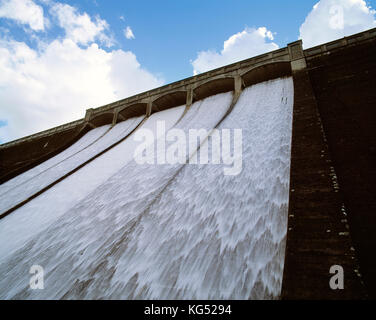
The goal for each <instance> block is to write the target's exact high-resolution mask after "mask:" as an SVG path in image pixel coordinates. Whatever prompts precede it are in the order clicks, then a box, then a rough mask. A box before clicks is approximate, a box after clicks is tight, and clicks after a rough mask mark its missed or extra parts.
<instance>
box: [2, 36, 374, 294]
mask: <svg viewBox="0 0 376 320" xmlns="http://www.w3.org/2000/svg"><path fill="white" fill-rule="evenodd" d="M375 39H376V29H372V30H368V31H366V32H364V33H360V34H357V35H354V36H350V37H347V38H344V39H340V40H337V41H334V42H331V43H327V44H323V45H321V46H318V47H314V48H311V49H308V50H305V51H304V54H303V55H302V56H299V55H298V56H297V57H298V58H299V59H300V60H305V66H306V68H305V66H304V67H298V68H297V69H296V70H294V68H295V67H294V66H296V65H297V62H296V61H299V59H295V61H294V55H296V52H293V50H292V48H293V46H291V45H289V47H286V48H282V49H279V50H276V51H274V52H271V53H267V54H264V55H261V56H258V57H254V58H251V59H248V60H245V61H242V62H239V63H236V64H232V65H229V66H225V67H223V68H219V69H216V70H213V71H210V72H207V73H205V74H201V75H199V76H198V77H197V76H196V77H192V78H188V79H184V80H182V81H179V82H176V83H173V84H169V85H166V86H164V87H161V88H157V89H155V90H152V91H150V92H146V93H143V94H140V95H136V96H134V97H130V98H127V99H125V100H122V101H118V102H115V103H113V104H111V105H108V106H104V107H100V108H97V109H89V110H88V111H87V113H86V116H85V119H81V120H78V121H76V122H74V123H71V124H67V125H64V126H61V127H64V128H62V129H61V130H60V129H59V130H55V131H53V129H51V130H50V131H48V132H46V133H45V134H42V135H40V134H36V135H35V137H34V138H30V139H23V140H22V139H21V140H20V141H18V142H17V141H16V142H14V143H10V144H5V145H3V146H1V147H0V183H2V182H4V181H7V180H9V179H10V178H12V177H14V176H16V175H18V174H20V173H22V172H24V171H26V170H28V169H30V168H32V167H34V166H36V165H38V164H40V163H41V162H43V161H45V160H47V159H48V158H50V157H52V156H54V155H55V154H57V153H59V152H61V151H62V150H64V149H65V148H67V147H68V146H69V145H71V144H72V143H74V142H75V141H77V140H78V139H79V138H80V137H82V136H83V135H84V134H85V133H86V132H88V131H89V130H90V129H91V128H94V127H97V126H101V125H103V124H116V123H118V122H120V121H124V120H126V119H128V118H130V117H135V116H140V115H147V116H148V115H150V114H152V113H154V112H158V111H160V110H165V109H168V108H171V107H174V106H178V105H184V104H186V105H187V106H188V107H189V106H190V105H191V104H192V103H193V102H194V101H197V100H200V99H202V98H204V97H207V96H210V95H213V94H216V93H219V92H225V91H231V90H235V91H236V90H237V87H238V89H239V86H240V87H246V86H250V85H252V84H255V83H258V82H262V81H265V80H269V79H273V78H277V77H282V76H286V75H291V67H290V65H291V66H292V69H293V79H294V110H293V132H292V151H291V171H290V201H289V225H288V233H287V247H286V261H285V267H284V278H283V283H282V298H283V299H364V298H376V295H375V293H374V292H373V288H374V287H375V286H376V258H374V257H373V255H374V253H375V252H376V216H375V212H376V197H375V195H376V134H375V128H376V109H375V108H376V91H375V89H376V85H375V79H376V59H375V57H376V41H375ZM298 53H299V52H298ZM294 63H295V64H294ZM153 94H155V96H153ZM153 97H154V98H153ZM332 265H341V266H342V267H343V268H344V277H345V278H344V280H345V281H344V286H345V288H344V290H332V289H330V287H329V280H330V277H331V274H330V273H329V269H330V267H331V266H332Z"/></svg>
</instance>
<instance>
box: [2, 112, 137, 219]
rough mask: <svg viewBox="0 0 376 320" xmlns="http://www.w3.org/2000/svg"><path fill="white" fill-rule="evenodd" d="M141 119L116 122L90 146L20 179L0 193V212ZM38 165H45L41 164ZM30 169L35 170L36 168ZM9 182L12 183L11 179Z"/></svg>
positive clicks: (72, 166)
mask: <svg viewBox="0 0 376 320" xmlns="http://www.w3.org/2000/svg"><path fill="white" fill-rule="evenodd" d="M141 120H142V117H140V118H132V119H129V120H127V121H124V122H121V123H119V124H117V125H116V126H114V127H113V128H112V129H111V130H110V131H109V132H108V133H107V134H105V135H104V136H103V137H101V138H100V139H98V141H96V142H95V143H93V144H91V145H90V146H87V147H86V148H84V149H82V150H80V151H79V152H77V153H74V154H72V155H70V156H69V157H67V158H65V159H62V161H60V162H57V163H56V164H54V165H52V166H50V167H47V168H46V169H44V170H42V171H41V172H39V173H37V174H35V175H33V176H32V177H30V178H29V179H26V180H24V181H20V182H19V183H18V184H17V185H16V186H14V187H13V188H11V189H9V190H8V191H6V192H4V193H2V194H1V195H0V212H4V211H6V210H8V209H10V208H11V207H12V206H14V205H15V204H17V203H19V202H21V201H23V200H25V199H27V198H28V197H30V196H32V195H33V194H34V193H36V192H38V191H39V190H41V189H43V188H44V187H46V186H47V185H49V184H50V183H52V182H54V181H55V180H57V179H59V178H60V177H62V176H64V174H66V173H68V172H69V171H71V170H73V169H75V168H76V167H78V166H79V165H80V164H82V163H84V162H85V161H86V160H88V159H90V158H92V157H94V156H95V155H96V154H98V153H100V152H101V151H103V150H105V149H106V148H107V147H109V146H111V145H112V144H113V143H115V142H116V141H118V140H120V139H121V138H122V137H125V136H127V135H128V134H129V133H130V132H131V131H132V130H133V129H134V128H136V126H137V125H138V124H139V123H140V121H141ZM106 129H108V128H106ZM106 129H105V130H106ZM40 167H45V166H43V165H41V166H40ZM37 168H38V167H37ZM32 171H34V172H37V171H38V169H36V170H32ZM25 176H26V175H25ZM15 179H17V178H15ZM9 183H12V181H10V182H9ZM6 184H7V183H6Z"/></svg>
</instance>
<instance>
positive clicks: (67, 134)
mask: <svg viewBox="0 0 376 320" xmlns="http://www.w3.org/2000/svg"><path fill="white" fill-rule="evenodd" d="M375 40H376V29H370V30H367V31H365V32H362V33H359V34H354V35H352V36H349V37H345V38H343V39H338V40H335V41H332V42H329V43H325V44H322V45H319V46H316V47H313V48H309V49H306V50H303V49H302V42H301V41H297V42H293V43H291V44H289V45H288V46H287V47H285V48H281V49H278V50H276V51H272V52H269V53H266V54H263V55H260V56H257V57H252V58H250V59H247V60H243V61H240V62H237V63H234V64H231V65H228V66H224V67H222V68H218V69H215V70H212V71H209V72H205V73H203V74H199V75H196V76H194V77H191V78H187V79H183V80H181V81H178V82H175V83H171V84H168V85H165V86H163V87H160V88H156V89H153V90H150V91H147V92H144V93H140V94H137V95H135V96H132V97H129V98H126V99H123V100H120V101H117V102H114V103H111V104H109V105H106V106H103V107H99V108H95V109H88V110H87V111H86V114H85V117H84V118H83V119H80V120H77V121H74V122H71V123H67V124H63V125H61V126H58V127H55V128H52V129H49V130H45V131H42V132H39V133H36V134H33V135H31V136H28V137H24V138H21V139H18V140H15V141H11V142H8V143H5V144H2V145H0V197H1V201H0V207H1V208H2V209H1V210H0V271H1V274H2V275H4V276H3V277H2V278H1V281H0V297H1V298H7V299H8V298H14V299H17V298H19V299H21V298H30V299H40V298H44V297H49V298H51V299H58V298H62V299H74V298H83V299H93V298H103V299H117V298H128V299H141V298H155V299H156V298H165V299H171V298H174V297H175V298H181V299H185V298H193V297H196V298H208V299H216V298H230V299H231V298H239V299H276V298H281V299H320V300H322V299H364V298H367V297H375V295H374V292H373V287H374V284H375V283H376V271H375V270H376V268H375V261H376V260H375V259H373V256H372V254H370V252H374V251H375V248H376V239H375V235H376V224H375V223H374V214H373V213H374V208H375V201H374V199H375V197H374V194H375V192H376V190H375V186H376V184H375V183H374V181H375V172H376V171H375V163H376V162H375V161H374V154H375V153H374V147H373V146H374V142H375V137H376V136H375V134H374V127H375V119H376V117H375V116H374V115H375V108H374V104H375V102H376V99H375V95H374V90H373V87H372V85H370V84H372V83H373V82H374V78H375V77H376V60H375V59H374V57H375V56H376V46H375ZM277 79H278V80H277ZM287 79H290V81H291V83H292V84H291V83H290V84H288V80H287ZM269 80H272V81H269ZM278 81H287V82H285V84H284V85H282V86H280V87H279V86H276V83H278ZM266 84H268V86H269V89H270V90H269V91H268V92H267V93H265V90H266V86H265V85H266ZM289 87H290V89H289ZM292 87H293V89H292ZM262 88H263V89H262ZM272 88H273V90H271V89H272ZM292 91H293V92H292ZM274 93H276V94H277V95H279V99H280V100H279V101H278V103H274V102H276V101H277V100H278V99H277V98H276V97H275V96H274ZM259 95H264V96H265V97H264V98H260V97H259ZM290 95H293V97H292V98H291V100H292V99H293V101H291V100H290V99H289V96H290ZM269 96H270V97H269ZM245 97H248V98H250V99H251V100H252V101H247V103H244V101H245ZM246 100H247V99H246ZM290 103H291V105H290ZM282 106H283V107H284V110H285V111H286V110H288V109H289V108H291V112H290V113H280V111H281V110H280V109H278V108H279V107H282ZM256 110H257V112H256ZM265 110H269V113H265V112H264V111H265ZM277 115H278V116H277ZM278 117H280V118H278ZM161 121H163V127H164V129H165V130H166V132H167V135H168V134H169V133H171V132H175V133H176V132H177V131H179V130H180V131H179V132H180V134H182V135H183V136H186V135H187V131H188V133H189V129H190V128H191V129H192V128H194V129H198V130H200V129H205V130H204V134H203V139H202V141H201V140H200V144H199V145H198V146H197V148H196V149H193V150H183V151H187V152H183V153H182V154H183V156H179V157H175V156H174V155H173V158H175V160H176V159H178V161H176V163H174V164H163V165H162V164H155V163H153V162H152V163H144V164H139V163H136V162H135V159H136V158H135V157H134V154H135V151H136V149H137V148H138V147H139V146H140V141H136V140H135V137H136V136H137V135H138V134H139V133H140V132H143V129H146V131H148V132H152V133H153V134H154V135H153V138H152V140H149V144H150V145H154V144H156V145H157V148H156V151H157V152H156V153H154V154H153V159H155V158H154V157H156V158H158V157H159V156H161V158H162V159H163V158H164V156H165V155H163V154H161V153H160V152H159V151H158V145H163V144H164V143H165V144H166V146H167V147H172V149H173V147H175V148H176V141H175V142H173V141H171V140H168V139H166V141H164V139H162V135H161V134H160V133H158V132H159V130H158V128H159V127H160V123H161ZM291 122H292V124H291ZM264 124H268V125H266V126H263V125H264ZM288 125H290V129H289V130H290V131H289V130H288V129H287V128H286V126H288ZM234 128H235V129H234ZM236 128H237V129H239V130H241V132H242V134H243V135H242V142H243V143H242V145H241V148H240V150H241V152H240V154H242V159H241V171H240V172H239V173H238V175H236V176H231V175H230V176H228V175H225V174H224V172H225V171H226V170H228V169H229V166H228V164H226V163H218V162H216V161H215V156H218V154H219V153H218V150H216V149H215V148H214V149H213V143H215V141H217V142H218V141H220V143H223V141H224V140H226V139H224V138H225V136H226V135H225V133H226V130H230V132H231V130H233V131H232V133H233V134H232V135H230V136H228V137H227V139H228V140H230V141H232V140H233V138H234V137H235V135H236V134H235V133H236V132H237V131H236V130H237V129H236ZM174 130H177V131H174ZM252 130H253V131H252ZM286 132H287V135H286V134H285V133H286ZM259 133H260V134H259ZM261 133H262V134H261ZM218 137H222V141H221V140H218V139H217V138H218ZM289 137H290V139H291V141H289ZM235 140H236V139H235V138H234V141H235ZM224 146H225V147H226V143H224V145H220V147H221V149H222V151H223V150H224V148H223V147H224ZM233 147H234V148H233V151H232V150H231V149H230V150H227V151H226V152H224V153H222V158H223V157H224V158H227V159H232V160H234V163H237V164H239V158H238V157H237V156H236V154H238V153H236V152H235V151H237V152H239V145H238V146H236V145H234V146H233ZM290 149H291V156H289V155H287V153H289V152H290V151H289V150H290ZM179 150H180V149H179ZM205 150H208V152H209V154H208V155H209V157H208V161H209V164H193V163H190V160H192V159H195V157H196V156H199V157H201V155H202V154H205ZM180 151H181V150H180ZM180 151H179V152H180ZM254 151H255V152H254ZM179 152H178V154H179ZM232 152H234V153H233V154H232ZM138 154H140V153H138ZM182 160H183V162H182ZM222 160H223V159H222ZM236 161H237V162H236ZM55 168H56V170H55ZM283 168H285V169H283ZM285 170H287V171H285ZM235 177H236V178H235ZM4 210H5V211H4ZM124 212H125V214H124ZM255 212H257V214H260V215H257V214H255ZM262 212H264V215H262ZM287 213H288V214H287ZM275 218H278V219H280V220H279V221H275V220H274V219H275ZM165 229H166V230H167V231H168V232H167V231H166V232H165ZM35 260H39V261H35ZM38 263H39V264H40V265H43V267H46V270H47V271H46V270H45V281H46V284H47V283H48V286H46V287H45V289H44V290H42V291H38V290H36V291H35V290H31V289H30V288H29V284H28V282H29V280H30V277H31V276H32V275H31V274H30V273H29V270H30V267H31V266H32V265H35V264H38ZM333 266H340V267H342V268H343V270H344V275H345V278H344V281H345V282H344V283H345V285H344V288H343V289H341V290H333V289H332V288H331V286H330V280H331V277H332V276H333V275H332V274H331V273H330V270H331V268H332V267H333ZM124 273H127V274H126V275H124ZM60 277H61V279H60ZM47 281H48V282H47ZM64 281H67V282H64ZM55 283H56V284H58V286H59V287H58V286H57V285H56V286H55ZM49 286H52V287H50V288H48V287H49Z"/></svg>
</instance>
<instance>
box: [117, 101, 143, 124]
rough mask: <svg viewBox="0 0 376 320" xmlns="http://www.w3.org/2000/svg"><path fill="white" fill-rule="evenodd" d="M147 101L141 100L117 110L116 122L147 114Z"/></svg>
mask: <svg viewBox="0 0 376 320" xmlns="http://www.w3.org/2000/svg"><path fill="white" fill-rule="evenodd" d="M146 109H147V103H143V102H139V103H135V104H132V105H129V106H125V107H122V108H121V109H119V110H118V111H117V116H116V119H114V123H118V122H121V121H125V120H127V119H130V118H134V117H139V116H143V115H145V114H146Z"/></svg>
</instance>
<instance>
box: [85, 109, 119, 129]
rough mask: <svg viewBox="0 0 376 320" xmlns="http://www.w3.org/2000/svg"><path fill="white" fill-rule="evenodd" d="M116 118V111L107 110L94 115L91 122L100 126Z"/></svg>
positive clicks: (92, 124) (94, 125) (95, 125)
mask: <svg viewBox="0 0 376 320" xmlns="http://www.w3.org/2000/svg"><path fill="white" fill-rule="evenodd" d="M113 118H114V113H113V112H105V113H101V114H98V115H97V116H95V115H94V116H93V117H92V118H91V119H90V121H89V123H90V125H91V126H93V127H100V126H104V125H106V124H112V120H113Z"/></svg>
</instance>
